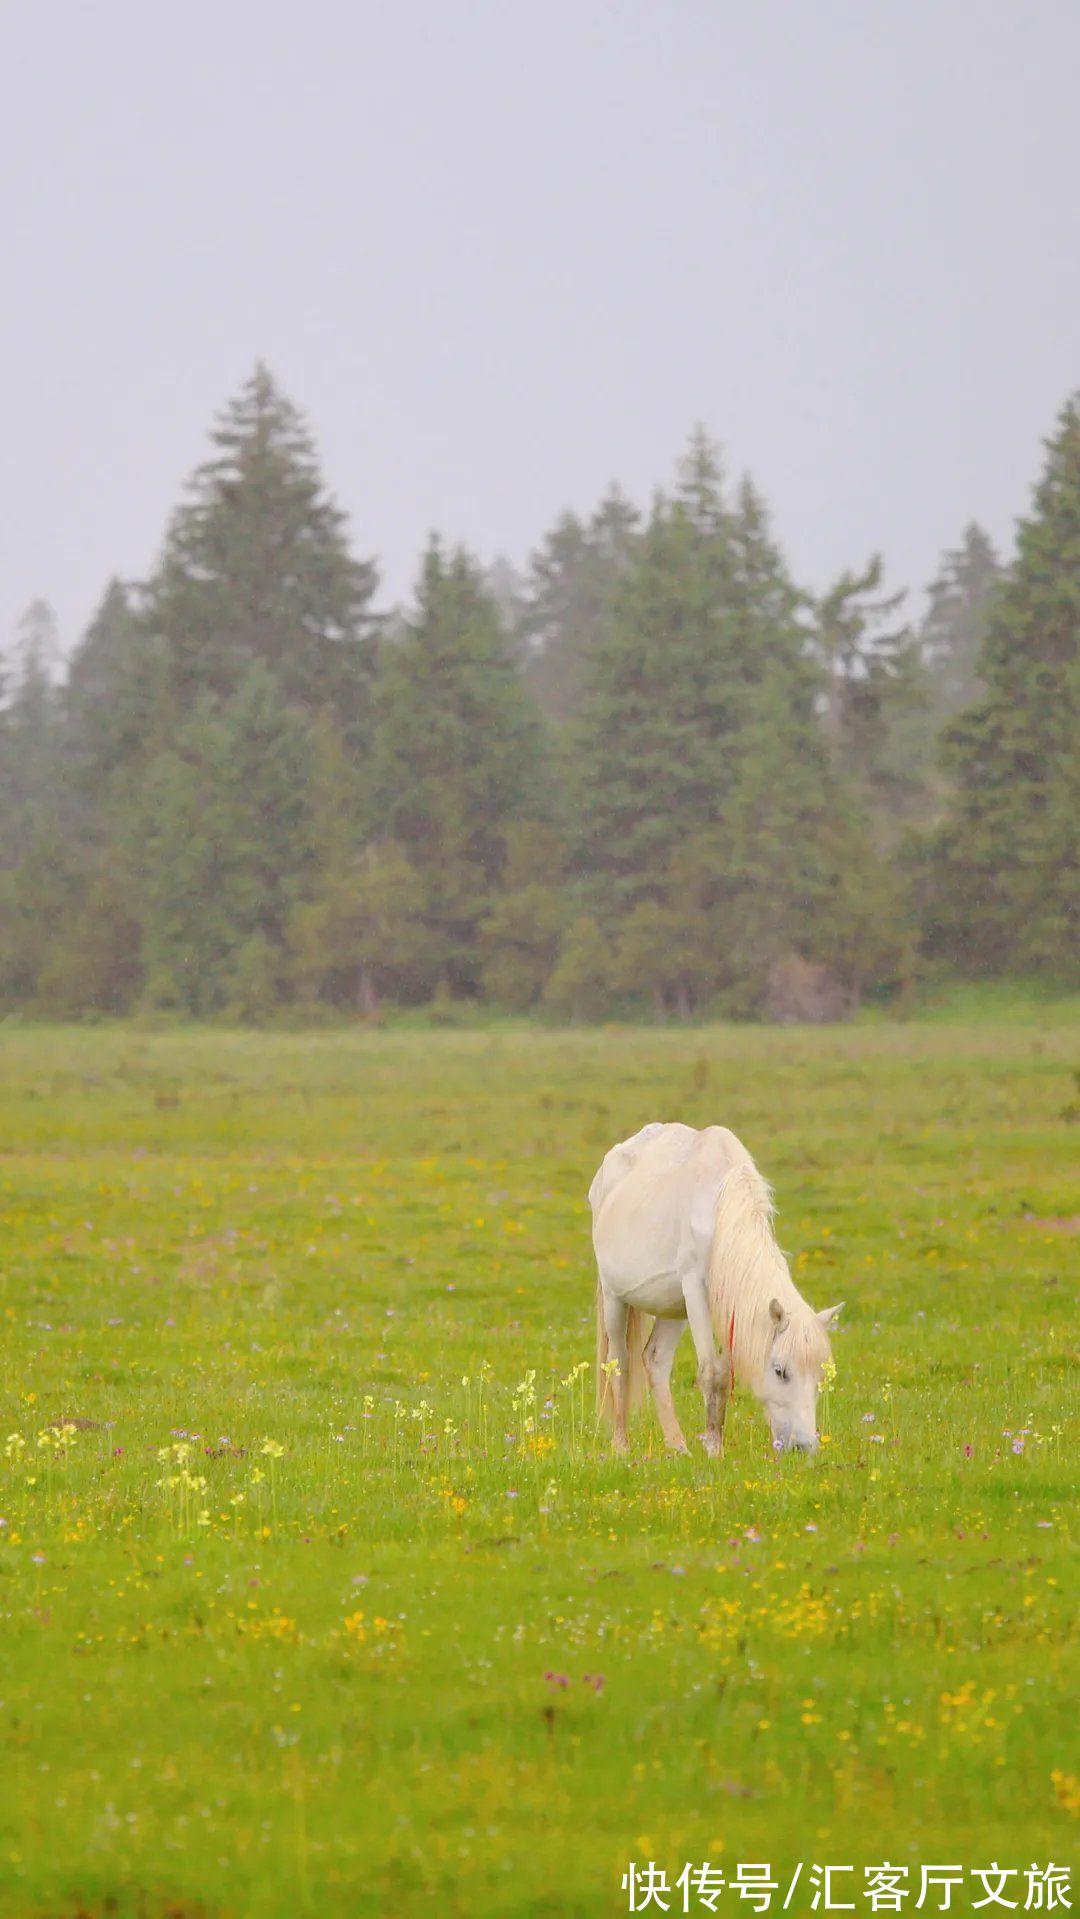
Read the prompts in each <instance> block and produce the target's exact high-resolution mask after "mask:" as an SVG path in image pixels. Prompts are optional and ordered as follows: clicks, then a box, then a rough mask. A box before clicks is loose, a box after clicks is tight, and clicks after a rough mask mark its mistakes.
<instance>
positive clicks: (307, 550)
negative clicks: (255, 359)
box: [147, 364, 376, 736]
mask: <svg viewBox="0 0 1080 1919" xmlns="http://www.w3.org/2000/svg"><path fill="white" fill-rule="evenodd" d="M211 437H212V442H213V448H214V451H213V455H212V457H211V458H210V459H209V460H207V461H206V462H205V463H204V464H203V465H202V466H200V467H199V468H198V470H197V472H196V473H195V474H194V476H193V478H192V480H191V482H190V487H189V493H190V498H189V499H188V500H187V502H186V503H185V504H184V505H183V506H181V507H180V509H179V510H178V512H177V513H176V514H175V516H174V518H173V521H172V525H171V527H170V529H169V532H168V536H167V539H166V542H165V550H164V554H163V556H162V560H161V563H160V566H159V567H158V570H157V572H156V574H155V576H154V578H153V579H152V580H151V582H150V585H149V591H148V605H147V618H148V620H149V623H150V625H151V628H152V630H153V631H154V632H155V633H157V634H158V635H160V637H161V640H162V642H163V644H164V647H165V652H166V659H167V668H168V676H169V683H170V688H171V692H172V697H173V699H174V702H175V704H176V710H177V713H178V715H179V716H183V715H184V714H186V713H188V712H189V711H190V710H191V708H192V707H193V705H194V703H195V702H196V700H197V699H200V698H202V697H204V696H206V695H208V694H217V695H218V696H219V697H227V696H228V695H230V694H231V693H232V692H234V691H235V689H236V687H237V686H238V685H239V684H240V681H241V680H242V679H243V677H244V675H245V673H246V672H247V671H248V669H249V667H250V666H252V665H253V664H255V663H259V664H261V665H262V666H264V667H267V668H269V670H270V671H271V672H272V673H273V674H274V675H275V677H276V678H277V680H278V681H279V683H280V685H281V687H282V689H283V692H284V694H285V697H286V699H287V700H288V701H289V703H290V704H292V705H294V706H297V707H300V708H303V709H304V710H306V711H308V712H315V711H319V710H330V711H332V712H333V713H334V714H335V715H336V718H337V721H338V724H339V725H340V726H341V727H342V728H343V729H344V730H346V731H347V732H348V733H349V734H350V735H351V736H355V735H357V734H358V730H359V729H361V728H362V723H363V721H364V718H365V715H366V708H367V693H368V686H369V680H370V675H371V671H372V665H373V638H372V620H371V614H370V600H371V596H372V594H373V592H374V589H375V583H376V576H375V569H374V567H373V566H372V565H371V564H370V563H369V562H364V563H361V562H358V561H356V560H354V559H353V558H352V556H351V555H350V552H349V548H348V544H347V540H346V534H345V516H344V514H343V513H342V512H341V511H340V509H339V508H338V507H337V506H336V505H335V504H334V502H333V501H332V500H331V499H330V498H329V496H328V495H327V493H326V491H325V489H324V486H323V483H322V479H321V476H320V473H319V468H318V462H317V459H316V454H315V450H314V447H313V444H312V441H311V437H310V435H309V433H308V431H307V428H306V427H305V425H304V423H303V421H302V419H301V417H300V415H299V413H298V412H297V410H296V408H295V407H294V406H293V405H292V403H291V402H290V401H289V400H288V399H286V398H285V396H284V395H283V394H282V392H281V391H280V389H279V388H278V386H277V384H276V382H275V381H274V379H273V378H272V376H271V374H270V373H269V372H268V370H267V369H266V367H265V366H263V365H261V364H260V365H259V366H257V367H256V369H255V372H254V374H253V376H252V378H251V379H250V380H249V381H248V383H247V385H246V386H245V387H244V388H243V390H242V392H241V393H240V395H239V396H238V398H237V399H235V400H234V401H232V403H231V404H230V405H229V406H228V407H226V409H225V411H224V413H223V415H222V416H221V417H220V419H219V420H218V421H217V423H216V425H215V427H214V429H213V433H212V436H211Z"/></svg>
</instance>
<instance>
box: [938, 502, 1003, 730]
mask: <svg viewBox="0 0 1080 1919" xmlns="http://www.w3.org/2000/svg"><path fill="white" fill-rule="evenodd" d="M1001 576H1002V567H1001V562H1000V561H999V559H998V556H997V554H996V552H995V551H994V546H993V543H992V541H991V540H990V538H989V536H988V535H987V534H986V533H984V532H983V529H982V527H981V526H979V525H977V524H976V522H975V521H974V520H973V521H972V522H971V524H970V525H969V526H967V527H965V529H964V533H963V537H962V539H961V542H960V545H959V546H958V547H954V548H953V549H951V550H950V551H949V552H947V553H945V554H943V555H942V560H941V565H940V567H939V569H938V572H937V574H936V576H935V578H934V579H933V580H932V582H931V584H930V587H929V604H928V606H927V609H926V615H925V617H924V619H923V622H922V626H921V628H920V630H919V638H920V640H921V642H922V650H923V656H924V658H925V660H926V663H927V666H928V668H929V671H930V674H931V677H932V682H933V691H934V703H935V706H936V708H937V711H938V713H939V714H940V716H941V718H942V719H943V720H947V719H950V718H951V717H952V716H953V715H954V714H956V713H959V712H962V711H964V710H965V709H966V708H968V707H970V706H974V705H975V703H976V700H977V699H979V698H980V697H981V695H982V694H983V692H984V691H985V688H984V686H983V683H982V681H981V679H980V677H979V656H980V653H981V650H982V643H983V635H984V633H985V629H986V621H987V615H988V613H989V610H990V605H991V602H992V600H993V596H994V593H995V590H996V588H997V586H998V584H999V582H1000V580H1001Z"/></svg>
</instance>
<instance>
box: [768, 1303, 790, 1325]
mask: <svg viewBox="0 0 1080 1919" xmlns="http://www.w3.org/2000/svg"><path fill="white" fill-rule="evenodd" d="M769 1318H770V1319H771V1320H772V1322H773V1324H774V1325H776V1326H782V1325H783V1324H784V1321H785V1320H786V1318H787V1314H786V1313H785V1311H784V1309H783V1307H782V1306H781V1304H780V1301H779V1300H778V1299H770V1301H769Z"/></svg>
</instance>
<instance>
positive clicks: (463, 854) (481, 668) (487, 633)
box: [375, 541, 543, 992]
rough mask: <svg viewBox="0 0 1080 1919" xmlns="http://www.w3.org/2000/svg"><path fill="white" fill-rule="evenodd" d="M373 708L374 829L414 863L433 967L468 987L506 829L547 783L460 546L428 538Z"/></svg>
mask: <svg viewBox="0 0 1080 1919" xmlns="http://www.w3.org/2000/svg"><path fill="white" fill-rule="evenodd" d="M375 719H376V773H375V784H376V797H375V814H376V822H377V828H378V831H379V833H380V834H381V835H383V836H385V837H387V838H389V839H391V840H393V841H394V842H395V843H396V844H397V845H398V846H399V847H400V848H401V849H402V850H403V851H404V853H405V854H406V855H407V857H408V859H409V861H410V862H411V864H412V866H413V867H414V868H415V870H416V871H417V873H418V874H419V875H420V878H421V882H422V886H423V915H424V920H425V923H426V925H427V927H428V931H429V934H430V956H431V957H430V963H431V965H432V967H433V968H434V969H435V973H436V975H437V976H442V977H445V979H446V981H447V983H448V985H449V986H450V988H451V989H452V990H453V991H468V992H473V991H475V990H476V986H477V982H478V950H477V927H478V925H479V922H480V921H481V919H483V917H484V915H485V913H486V912H487V911H488V909H489V905H490V901H491V895H492V893H493V892H494V890H495V888H496V887H497V885H498V883H499V880H500V877H501V874H502V870H503V866H504V862H505V858H506V848H507V835H508V832H509V830H510V828H511V826H512V825H513V823H514V822H515V821H516V820H519V819H522V818H524V817H526V816H528V815H529V814H531V813H535V812H536V811H537V810H538V809H540V808H541V806H542V800H543V795H542V785H541V748H540V735H539V728H538V725H537V722H536V718H535V716H534V714H533V712H532V710H531V707H530V702H529V700H528V697H527V694H526V690H525V687H524V684H523V681H522V676H521V672H520V668H519V666H518V664H517V662H516V660H515V659H514V657H513V653H512V647H511V643H510V638H509V636H508V634H507V633H506V631H505V629H504V627H503V625H502V623H501V621H500V619H499V616H498V612H497V609H496V607H495V605H494V603H493V601H492V600H491V598H490V596H489V594H488V593H487V592H486V590H485V587H484V583H483V578H482V575H481V573H480V570H479V568H478V567H477V565H476V564H475V562H474V561H473V560H472V559H471V558H470V557H469V555H468V554H467V553H465V552H464V551H463V550H462V549H460V548H459V549H457V550H456V551H454V552H451V553H449V554H447V553H444V551H443V549H442V548H441V546H440V545H439V544H438V542H437V541H432V543H431V544H430V545H429V547H428V550H427V553H426V555H425V558H424V563H423V568H422V572H421V576H420V582H419V586H418V590H417V602H416V608H415V611H414V613H413V614H412V616H411V618H409V619H408V620H407V621H406V623H405V627H404V630H403V632H402V633H401V635H400V636H399V637H397V638H395V639H393V640H388V641H387V642H386V643H385V645H384V646H383V649H382V653H381V657H380V663H379V673H378V680H377V685H376V697H375ZM432 983H434V982H432Z"/></svg>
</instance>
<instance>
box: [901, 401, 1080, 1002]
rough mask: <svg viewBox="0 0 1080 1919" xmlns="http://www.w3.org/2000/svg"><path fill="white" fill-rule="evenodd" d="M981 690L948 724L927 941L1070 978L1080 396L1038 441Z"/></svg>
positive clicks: (1079, 951)
mask: <svg viewBox="0 0 1080 1919" xmlns="http://www.w3.org/2000/svg"><path fill="white" fill-rule="evenodd" d="M978 669H979V675H980V677H981V679H982V680H983V682H984V684H985V687H986V692H985V694H984V696H983V697H982V698H981V699H980V700H979V701H978V702H977V704H976V705H975V706H973V707H972V708H971V709H970V710H969V711H967V712H966V713H964V714H962V715H961V716H960V717H959V718H958V719H957V720H956V721H955V723H954V724H953V726H952V728H951V729H950V732H949V735H948V741H947V750H948V764H949V770H950V772H951V773H952V776H953V778H954V780H955V782H956V794H955V799H954V803H953V806H952V810H951V815H950V817H949V819H948V821H947V823H946V825H945V827H944V829H943V831H942V833H941V836H940V839H939V843H938V849H937V855H938V856H937V863H936V880H937V883H936V886H935V888H934V899H933V906H932V909H931V923H930V926H929V929H928V937H929V942H930V945H931V947H932V948H933V949H934V950H936V951H938V952H943V953H945V954H946V955H948V956H949V957H950V958H952V959H954V960H956V961H958V962H959V963H960V964H962V965H963V966H965V967H966V968H968V969H969V970H971V971H974V972H991V973H993V972H1007V971H1016V972H1025V971H1029V970H1032V969H1035V970H1039V971H1042V972H1045V973H1048V974H1056V975H1060V976H1067V977H1068V978H1070V979H1071V980H1075V979H1077V978H1080V751H1078V748H1077V741H1078V738H1080V395H1078V396H1075V397H1074V398H1073V399H1071V400H1070V401H1069V402H1068V404H1067V405H1066V406H1065V408H1064V410H1063V412H1062V414H1061V417H1060V419H1059V422H1058V427H1057V432H1056V433H1055V434H1054V436H1053V438H1052V439H1051V440H1050V441H1049V442H1048V443H1047V460H1046V467H1045V470H1044V472H1043V476H1042V478H1041V480H1040V481H1039V484H1038V486H1037V487H1036V490H1035V497H1034V503H1033V511H1032V512H1031V514H1030V515H1029V517H1028V518H1027V519H1024V520H1021V522H1020V525H1019V528H1018V534H1017V555H1016V561H1015V564H1014V566H1013V568H1012V570H1011V572H1010V573H1009V575H1008V576H1007V578H1006V579H1005V580H1004V582H1003V583H1002V584H1001V586H1000V587H999V590H998V591H997V592H996V593H995V595H994V597H993V600H992V602H991V606H990V610H989V614H988V617H987V621H986V629H985V634H984V637H983V642H982V648H981V652H980V654H979V660H978Z"/></svg>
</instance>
